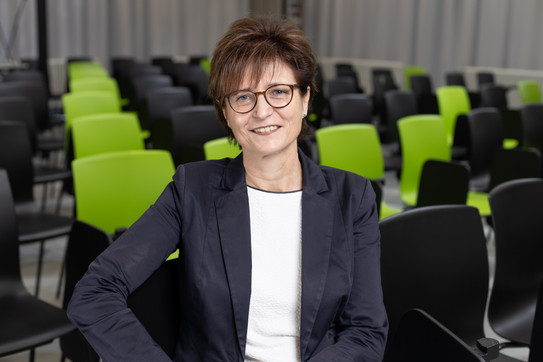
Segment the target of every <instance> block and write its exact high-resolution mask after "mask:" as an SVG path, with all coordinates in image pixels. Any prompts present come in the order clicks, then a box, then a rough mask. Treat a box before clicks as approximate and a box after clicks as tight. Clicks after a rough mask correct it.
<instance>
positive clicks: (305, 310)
mask: <svg viewBox="0 0 543 362" xmlns="http://www.w3.org/2000/svg"><path fill="white" fill-rule="evenodd" d="M301 153H302V152H300V154H301ZM300 158H301V161H302V165H303V169H304V192H303V196H302V315H301V326H300V351H301V352H302V356H303V355H304V354H305V351H306V349H307V347H308V344H309V340H310V337H311V332H312V330H313V326H314V324H315V319H316V317H317V312H318V310H319V306H320V304H321V301H322V296H323V292H324V287H325V283H326V277H327V273H328V262H329V256H330V248H331V245H332V229H333V222H334V208H333V205H332V203H331V202H330V201H329V200H328V199H326V198H325V197H323V195H320V194H322V193H325V192H327V191H328V185H327V183H326V180H325V179H324V176H323V174H322V171H321V170H320V167H318V166H317V165H315V164H314V163H313V162H310V161H309V160H307V159H306V158H305V156H301V157H300Z"/></svg>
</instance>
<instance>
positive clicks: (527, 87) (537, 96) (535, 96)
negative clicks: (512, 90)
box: [517, 80, 541, 104]
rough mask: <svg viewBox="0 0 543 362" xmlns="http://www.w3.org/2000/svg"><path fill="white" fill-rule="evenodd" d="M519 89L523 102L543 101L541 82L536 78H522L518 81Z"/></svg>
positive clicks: (521, 101)
mask: <svg viewBox="0 0 543 362" xmlns="http://www.w3.org/2000/svg"><path fill="white" fill-rule="evenodd" d="M517 90H518V95H519V98H520V103H521V104H528V103H541V92H540V90H539V83H537V82H536V81H535V80H521V81H519V82H517Z"/></svg>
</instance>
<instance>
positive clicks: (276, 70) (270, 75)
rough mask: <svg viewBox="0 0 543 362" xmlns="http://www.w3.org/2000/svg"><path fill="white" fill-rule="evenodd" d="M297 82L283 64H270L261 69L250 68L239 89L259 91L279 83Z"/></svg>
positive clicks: (292, 73)
mask: <svg viewBox="0 0 543 362" xmlns="http://www.w3.org/2000/svg"><path fill="white" fill-rule="evenodd" d="M294 82H296V80H295V77H294V72H293V71H292V70H291V69H290V67H289V66H288V65H286V64H285V63H283V62H278V61H277V62H269V63H267V64H264V65H263V66H261V67H257V66H256V65H253V66H251V67H248V68H247V69H246V71H245V73H244V74H243V75H242V77H241V79H240V84H238V88H237V89H257V88H260V87H267V86H269V85H272V84H277V83H289V84H290V83H294Z"/></svg>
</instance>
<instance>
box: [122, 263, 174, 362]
mask: <svg viewBox="0 0 543 362" xmlns="http://www.w3.org/2000/svg"><path fill="white" fill-rule="evenodd" d="M178 264H179V259H172V260H168V261H166V262H164V263H163V264H162V265H161V266H160V267H159V268H158V269H157V270H156V271H155V272H154V273H153V274H152V275H151V276H150V277H149V278H148V279H147V280H146V281H145V282H144V283H143V284H142V285H140V286H139V287H138V288H137V289H136V290H135V291H134V292H133V293H132V294H130V295H129V296H128V299H127V304H128V307H129V308H130V309H132V311H133V312H134V314H135V315H136V317H138V319H139V320H140V322H141V324H143V326H144V327H145V329H147V331H148V332H149V334H150V335H151V337H153V340H154V341H155V342H157V343H158V345H160V347H162V349H163V350H164V352H166V353H167V354H168V355H169V356H170V358H174V357H175V351H176V345H177V340H178V334H179V315H180V310H179V308H180V297H179V293H180V291H179V282H178V276H179V265H178Z"/></svg>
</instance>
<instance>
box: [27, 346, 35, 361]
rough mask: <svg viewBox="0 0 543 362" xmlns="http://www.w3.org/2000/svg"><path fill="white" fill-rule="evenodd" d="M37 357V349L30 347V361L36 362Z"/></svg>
mask: <svg viewBox="0 0 543 362" xmlns="http://www.w3.org/2000/svg"><path fill="white" fill-rule="evenodd" d="M35 357H36V349H35V348H31V349H30V358H29V361H30V362H34V358H35Z"/></svg>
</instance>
